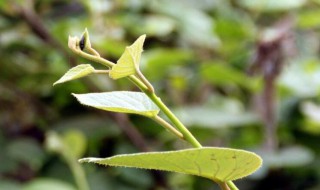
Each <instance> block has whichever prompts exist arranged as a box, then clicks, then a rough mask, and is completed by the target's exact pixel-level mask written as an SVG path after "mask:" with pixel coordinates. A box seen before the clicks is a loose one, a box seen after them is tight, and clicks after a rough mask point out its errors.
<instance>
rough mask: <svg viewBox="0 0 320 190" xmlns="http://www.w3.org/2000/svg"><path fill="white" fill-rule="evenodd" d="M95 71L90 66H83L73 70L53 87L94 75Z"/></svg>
mask: <svg viewBox="0 0 320 190" xmlns="http://www.w3.org/2000/svg"><path fill="white" fill-rule="evenodd" d="M94 71H95V69H94V68H93V67H92V66H91V65H90V64H81V65H78V66H76V67H73V68H71V69H70V70H69V71H68V72H66V73H65V74H64V75H63V76H62V77H61V78H60V79H59V80H58V81H56V82H55V83H53V86H54V85H56V84H59V83H64V82H67V81H70V80H74V79H78V78H81V77H84V76H87V75H89V74H91V73H93V72H94Z"/></svg>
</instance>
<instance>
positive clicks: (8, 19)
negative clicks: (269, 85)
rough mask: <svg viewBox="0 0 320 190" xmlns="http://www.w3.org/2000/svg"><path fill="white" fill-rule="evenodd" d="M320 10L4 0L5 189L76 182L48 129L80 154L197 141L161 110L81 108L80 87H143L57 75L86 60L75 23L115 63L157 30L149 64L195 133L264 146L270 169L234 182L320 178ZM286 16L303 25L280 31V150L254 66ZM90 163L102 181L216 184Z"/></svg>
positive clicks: (89, 173) (255, 184)
mask: <svg viewBox="0 0 320 190" xmlns="http://www.w3.org/2000/svg"><path fill="white" fill-rule="evenodd" d="M319 12H320V1H319V0H296V1H293V0H292V1H291V0H285V1H284V0H283V1H279V0H278V1H275V0H263V1H262V0H261V1H254V0H240V1H234V0H198V1H192V0H180V1H171V0H140V1H139V0H114V1H104V0H92V1H84V0H78V1H66V0H46V1H40V0H26V1H21V0H12V1H5V0H3V1H0V57H1V61H0V127H1V128H0V147H1V154H0V189H1V190H2V189H3V190H7V189H10V190H11V189H12V190H37V189H44V188H45V189H52V190H54V189H66V190H67V189H70V190H71V189H76V182H75V179H74V176H73V174H72V171H71V170H70V168H69V167H68V165H67V162H66V161H65V160H64V159H63V158H61V157H59V156H58V155H57V154H55V153H52V152H50V151H49V150H48V149H47V148H46V146H45V143H44V142H45V139H46V137H47V134H49V131H55V132H56V133H58V134H59V135H62V136H64V137H65V141H66V142H67V143H65V144H69V145H65V146H70V147H72V150H73V151H75V153H74V154H76V155H83V154H84V155H86V156H95V157H107V156H112V155H116V154H120V153H133V152H140V151H148V150H172V149H182V148H188V147H189V146H188V145H187V144H186V143H184V142H181V141H179V140H176V139H175V138H174V137H173V136H171V135H168V134H167V132H166V131H164V130H163V129H162V128H160V127H159V126H158V125H157V124H156V123H154V122H153V121H150V120H148V119H146V118H143V117H140V116H134V115H130V116H126V115H121V114H111V113H106V112H100V111H97V110H93V109H90V108H86V107H82V106H81V105H79V104H78V103H77V101H76V100H75V99H74V98H73V97H72V96H71V95H70V93H71V92H74V93H85V92H98V91H111V90H136V89H134V87H133V86H132V85H131V84H130V83H129V82H128V81H126V80H119V81H116V82H114V81H111V80H110V79H108V78H107V77H105V76H90V77H87V78H86V79H80V80H78V81H72V82H69V83H65V84H63V85H58V86H55V87H52V84H53V83H54V82H55V81H56V80H57V79H59V78H60V76H62V75H63V74H64V73H65V72H66V71H67V70H68V69H69V68H71V67H72V66H75V65H77V64H86V63H87V61H84V60H82V59H78V58H76V57H74V55H73V54H72V53H71V52H70V51H69V50H68V49H67V39H68V35H69V34H70V35H78V36H79V35H80V34H81V33H82V31H83V30H84V28H86V27H87V28H88V30H89V31H90V37H91V43H92V46H93V47H94V48H95V49H97V50H99V52H100V53H101V54H102V56H103V57H105V58H107V59H109V60H112V61H116V60H118V58H119V56H120V55H121V54H122V52H123V51H124V48H125V46H126V45H129V44H131V43H132V42H133V41H134V40H135V39H136V38H137V37H138V36H140V35H142V34H144V33H145V34H147V39H146V43H145V47H144V50H145V51H144V52H143V54H142V58H141V59H142V60H141V69H142V71H143V73H144V74H145V75H146V77H147V78H149V79H150V81H151V82H152V84H153V85H154V87H155V89H156V90H157V92H159V95H160V96H161V97H162V99H163V101H164V102H166V103H168V105H170V107H172V108H174V110H175V112H176V113H177V115H179V117H180V118H181V119H182V120H183V121H184V123H185V124H186V125H187V126H188V127H190V130H191V131H192V132H193V133H194V135H195V136H196V137H197V138H198V139H199V141H200V142H202V144H203V145H205V146H224V147H233V148H242V149H248V150H252V151H256V152H258V153H259V154H261V155H262V156H263V157H264V158H265V164H264V167H263V168H262V169H261V170H260V171H258V172H257V173H256V174H254V175H253V176H251V178H248V179H244V180H240V181H238V182H236V183H237V186H238V187H239V188H240V189H310V190H311V189H319V188H320V165H319V164H320V161H319V160H320V148H319V139H320V118H319V117H320V99H319V92H320V91H319V90H320V66H319V65H320V57H319V52H320V30H319V29H320V20H319ZM284 18H290V19H291V20H292V23H293V24H292V26H291V28H290V30H289V31H287V33H288V35H287V37H286V38H285V39H281V40H282V42H283V43H282V44H281V48H282V49H281V64H283V66H282V69H281V72H280V74H279V75H278V76H277V77H276V83H275V93H274V94H273V96H274V100H275V107H274V110H275V111H274V114H275V116H276V117H275V118H276V119H275V121H276V126H277V136H276V137H277V139H276V140H277V141H278V143H277V144H278V146H277V148H276V150H274V151H273V152H272V153H270V152H267V150H265V149H264V144H265V139H266V138H268V137H266V135H265V134H266V132H265V128H266V126H265V120H264V118H263V114H262V113H263V110H265V109H266V107H264V106H261V99H259V97H260V95H261V93H262V92H263V89H264V88H265V81H264V77H263V72H260V74H259V73H257V74H256V75H254V76H249V75H247V72H248V70H250V68H251V67H252V65H254V63H255V62H256V61H257V57H259V56H258V53H259V45H261V43H262V42H261V38H263V37H262V36H264V34H267V33H268V31H269V32H270V30H271V36H272V35H274V32H275V33H277V30H274V29H275V28H276V29H277V27H278V26H277V25H276V23H278V22H279V21H280V20H282V19H284ZM272 32H273V33H272ZM269 34H270V33H268V35H269ZM279 40H280V39H279ZM276 52H280V51H278V50H277V49H276ZM258 61H259V59H258ZM260 61H261V60H260ZM269 64H272V63H269ZM95 67H97V68H98V67H100V66H99V65H95ZM266 68H268V67H266ZM265 72H267V71H265ZM262 105H263V104H262ZM264 105H265V104H264ZM70 131H73V132H74V131H76V132H74V133H72V134H73V135H70ZM79 139H80V140H79ZM81 139H82V140H81ZM84 139H86V140H84ZM80 141H81V142H80ZM76 142H77V143H76ZM76 157H78V156H76ZM83 169H84V171H85V173H86V177H87V179H88V181H89V186H90V189H92V190H102V189H117V190H127V189H214V188H216V187H215V186H213V185H212V183H211V182H210V181H208V180H205V179H200V178H198V177H192V176H187V175H181V174H172V173H158V172H151V171H144V170H135V169H123V168H104V167H98V166H93V165H83Z"/></svg>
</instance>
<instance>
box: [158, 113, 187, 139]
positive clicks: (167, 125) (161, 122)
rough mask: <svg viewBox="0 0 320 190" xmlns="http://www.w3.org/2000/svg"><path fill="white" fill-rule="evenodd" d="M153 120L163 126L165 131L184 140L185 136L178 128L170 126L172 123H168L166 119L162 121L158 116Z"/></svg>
mask: <svg viewBox="0 0 320 190" xmlns="http://www.w3.org/2000/svg"><path fill="white" fill-rule="evenodd" d="M152 119H153V120H154V121H156V122H157V123H159V124H160V125H161V126H163V127H164V128H165V129H167V130H168V131H170V132H172V133H173V134H175V135H176V136H178V137H179V138H180V139H183V135H182V134H181V133H180V132H179V131H177V129H176V128H174V127H173V126H172V125H170V123H168V122H166V121H165V120H164V119H162V118H161V117H159V116H158V115H157V116H155V117H153V118H152Z"/></svg>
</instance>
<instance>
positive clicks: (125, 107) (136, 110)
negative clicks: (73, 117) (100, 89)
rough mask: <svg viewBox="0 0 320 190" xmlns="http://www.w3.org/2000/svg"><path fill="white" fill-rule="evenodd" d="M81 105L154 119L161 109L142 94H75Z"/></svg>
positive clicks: (125, 92)
mask: <svg viewBox="0 0 320 190" xmlns="http://www.w3.org/2000/svg"><path fill="white" fill-rule="evenodd" d="M73 95H74V96H75V97H76V98H77V99H78V101H79V102H80V103H81V104H84V105H87V106H91V107H95V108H98V109H102V110H106V111H113V112H122V113H132V114H139V115H143V116H147V117H154V116H156V115H157V114H158V113H159V108H158V107H157V106H156V105H155V104H154V103H153V102H152V101H151V100H150V99H149V98H148V96H147V95H145V94H144V93H142V92H128V91H118V92H117V91H115V92H104V93H89V94H73Z"/></svg>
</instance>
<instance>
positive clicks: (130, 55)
mask: <svg viewBox="0 0 320 190" xmlns="http://www.w3.org/2000/svg"><path fill="white" fill-rule="evenodd" d="M145 39H146V35H142V36H140V37H139V38H138V39H137V40H136V41H135V42H134V43H133V44H132V45H131V46H129V47H126V50H125V51H124V53H123V54H122V55H121V57H120V59H119V60H118V61H117V64H116V65H114V66H113V67H112V69H111V71H110V77H111V78H112V79H119V78H122V77H126V76H129V75H133V74H135V73H136V70H137V69H139V63H140V58H141V53H142V51H143V49H142V48H143V43H144V40H145Z"/></svg>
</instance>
